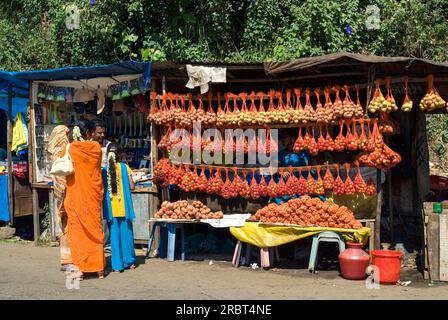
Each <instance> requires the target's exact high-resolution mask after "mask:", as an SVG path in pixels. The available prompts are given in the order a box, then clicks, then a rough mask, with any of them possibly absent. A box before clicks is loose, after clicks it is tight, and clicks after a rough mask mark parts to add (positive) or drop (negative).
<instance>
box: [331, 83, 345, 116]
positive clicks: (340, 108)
mask: <svg viewBox="0 0 448 320" xmlns="http://www.w3.org/2000/svg"><path fill="white" fill-rule="evenodd" d="M333 91H334V92H335V93H336V98H335V100H334V102H333V120H334V121H336V120H339V119H341V118H343V117H344V105H343V103H342V101H341V98H340V96H339V93H340V91H341V87H340V86H334V87H333Z"/></svg>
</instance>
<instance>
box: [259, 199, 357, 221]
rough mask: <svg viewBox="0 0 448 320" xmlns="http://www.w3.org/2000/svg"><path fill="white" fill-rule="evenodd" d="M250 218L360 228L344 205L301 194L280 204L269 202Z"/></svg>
mask: <svg viewBox="0 0 448 320" xmlns="http://www.w3.org/2000/svg"><path fill="white" fill-rule="evenodd" d="M252 220H256V221H261V222H265V223H285V224H291V225H299V226H310V225H317V226H320V227H330V228H344V229H360V228H362V225H361V223H360V222H359V221H357V220H356V219H355V216H354V214H353V212H352V211H350V210H349V209H348V208H347V207H345V206H338V205H336V204H332V203H330V202H323V201H322V200H320V199H319V198H310V197H309V196H303V197H301V198H298V199H292V200H289V201H288V202H285V203H283V204H281V205H276V204H273V203H271V204H269V205H268V206H266V207H264V208H262V209H260V210H258V211H257V212H256V213H255V215H253V217H252Z"/></svg>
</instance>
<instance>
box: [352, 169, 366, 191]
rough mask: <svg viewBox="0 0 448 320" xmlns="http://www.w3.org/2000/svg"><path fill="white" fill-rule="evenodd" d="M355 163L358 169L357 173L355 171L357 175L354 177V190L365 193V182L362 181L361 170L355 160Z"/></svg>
mask: <svg viewBox="0 0 448 320" xmlns="http://www.w3.org/2000/svg"><path fill="white" fill-rule="evenodd" d="M355 165H356V167H357V169H358V173H357V175H356V177H355V180H354V184H355V190H356V192H358V193H366V192H367V184H366V182H365V181H364V179H363V177H362V176H361V170H360V168H359V162H358V161H356V162H355Z"/></svg>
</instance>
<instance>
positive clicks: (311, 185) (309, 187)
mask: <svg viewBox="0 0 448 320" xmlns="http://www.w3.org/2000/svg"><path fill="white" fill-rule="evenodd" d="M307 168H308V175H307V179H306V193H307V194H317V193H316V180H314V177H313V175H312V174H311V167H307Z"/></svg>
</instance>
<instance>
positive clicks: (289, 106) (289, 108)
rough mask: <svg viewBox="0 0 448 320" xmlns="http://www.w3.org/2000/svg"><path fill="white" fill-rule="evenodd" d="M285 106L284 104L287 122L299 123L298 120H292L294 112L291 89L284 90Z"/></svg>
mask: <svg viewBox="0 0 448 320" xmlns="http://www.w3.org/2000/svg"><path fill="white" fill-rule="evenodd" d="M285 91H286V104H285V112H286V114H287V115H288V120H289V122H291V123H299V120H298V119H296V118H294V115H295V111H294V107H293V106H292V102H291V93H292V91H291V89H286V90H285Z"/></svg>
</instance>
